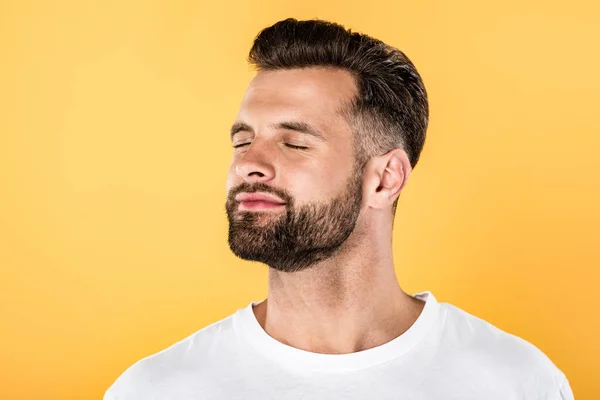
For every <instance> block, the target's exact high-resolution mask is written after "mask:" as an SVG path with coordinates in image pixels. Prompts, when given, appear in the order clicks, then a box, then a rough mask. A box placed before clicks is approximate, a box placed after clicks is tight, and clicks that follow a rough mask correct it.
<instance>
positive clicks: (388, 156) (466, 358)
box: [105, 19, 573, 400]
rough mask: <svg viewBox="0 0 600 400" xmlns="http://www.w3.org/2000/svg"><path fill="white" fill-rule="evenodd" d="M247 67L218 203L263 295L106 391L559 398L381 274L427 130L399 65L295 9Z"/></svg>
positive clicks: (500, 338) (408, 70)
mask: <svg viewBox="0 0 600 400" xmlns="http://www.w3.org/2000/svg"><path fill="white" fill-rule="evenodd" d="M249 60H250V62H251V63H252V64H253V65H254V66H256V67H257V70H258V73H257V75H256V76H255V78H254V79H253V80H252V82H251V83H250V86H249V88H248V90H247V92H246V94H245V96H244V98H243V101H242V104H241V107H240V110H239V113H238V116H237V118H236V121H235V122H234V124H233V127H232V130H231V135H232V145H233V148H234V149H233V158H232V163H231V168H230V170H229V175H228V178H227V189H228V197H227V202H226V207H225V208H226V212H227V217H228V220H229V246H230V248H231V250H232V251H233V253H234V254H236V255H237V256H238V257H240V258H242V259H245V260H253V261H259V262H262V263H265V264H267V265H268V266H269V290H268V296H267V298H266V299H265V300H263V301H261V302H251V303H250V304H249V305H248V306H247V307H245V308H242V309H239V310H237V311H236V312H235V313H234V314H232V315H230V316H229V317H227V318H225V319H223V320H220V321H218V322H216V323H214V324H212V325H210V326H208V327H205V328H204V329H201V330H199V331H198V332H196V333H194V334H192V335H191V336H189V337H187V338H185V339H183V340H181V341H180V342H178V343H176V344H174V345H172V346H171V347H169V348H167V349H165V350H163V351H161V352H159V353H157V354H154V355H151V356H149V357H146V358H144V359H142V360H140V361H138V362H137V363H135V364H134V365H132V366H131V367H130V368H129V369H127V371H125V372H124V373H123V374H122V375H121V376H120V377H119V378H118V379H117V381H116V382H115V383H114V384H113V385H112V386H111V387H110V388H109V390H108V391H107V392H106V395H105V399H106V400H109V399H361V400H362V399H461V400H471V399H473V400H474V399H477V400H482V399H485V400H494V399H498V400H500V399H502V400H506V399H540V400H541V399H547V400H550V399H552V400H559V399H573V394H572V391H571V388H570V386H569V383H568V381H567V378H566V377H565V375H564V374H563V373H562V372H561V371H560V370H559V369H558V368H557V367H556V366H555V365H554V364H553V363H552V362H551V361H550V360H549V359H548V357H546V356H545V355H544V353H542V352H541V351H540V350H539V349H538V348H537V347H535V346H534V345H532V344H530V343H529V342H526V341H525V340H523V339H521V338H518V337H516V336H513V335H511V334H509V333H506V332H503V331H501V330H500V329H498V328H496V327H494V326H493V325H491V324H489V323H487V322H485V321H483V320H481V319H479V318H477V317H475V316H473V315H470V314H468V313H467V312H465V311H463V310H461V309H459V308H457V307H455V306H453V305H451V304H448V303H442V302H438V301H437V300H436V298H435V297H434V295H433V294H432V293H431V292H430V291H426V292H421V293H416V294H413V295H409V294H406V293H405V292H404V291H403V290H402V289H401V288H400V286H399V284H398V282H397V279H396V275H395V272H394V263H393V258H392V229H393V220H394V214H395V209H396V204H397V201H398V196H399V195H400V192H401V190H402V188H403V187H404V186H405V185H406V183H407V181H408V177H409V175H410V173H411V170H412V169H413V168H414V167H415V165H416V163H417V161H418V159H419V154H420V152H421V149H422V148H423V145H424V141H425V132H426V129H427V122H428V102H427V94H426V91H425V88H424V86H423V83H422V80H421V77H420V76H419V74H418V73H417V71H416V69H415V67H414V65H413V64H412V63H411V61H410V60H409V59H408V58H407V57H406V56H405V55H404V54H403V53H402V52H401V51H399V50H397V49H395V48H392V47H390V46H388V45H386V44H384V43H382V42H381V41H379V40H376V39H374V38H371V37H369V36H366V35H362V34H358V33H352V32H350V31H349V30H346V29H344V28H343V27H342V26H340V25H337V24H333V23H328V22H325V21H318V20H313V21H297V20H294V19H287V20H284V21H280V22H278V23H276V24H274V25H273V26H271V27H269V28H266V29H264V30H263V31H262V32H261V33H260V34H259V35H258V37H257V38H256V40H255V42H254V45H253V47H252V49H251V51H250V56H249Z"/></svg>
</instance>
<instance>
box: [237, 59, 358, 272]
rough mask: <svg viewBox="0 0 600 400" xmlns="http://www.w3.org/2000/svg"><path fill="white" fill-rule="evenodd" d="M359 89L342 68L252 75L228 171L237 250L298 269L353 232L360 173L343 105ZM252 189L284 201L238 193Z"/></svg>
mask: <svg viewBox="0 0 600 400" xmlns="http://www.w3.org/2000/svg"><path fill="white" fill-rule="evenodd" d="M355 92H356V85H355V82H354V78H353V77H352V76H351V75H350V74H349V73H348V72H346V71H343V70H338V69H322V68H306V69H293V70H278V71H263V72H259V73H258V74H257V75H256V77H255V78H254V79H253V81H252V82H251V83H250V85H249V87H248V90H247V92H246V94H245V96H244V98H243V100H242V104H241V107H240V110H239V113H238V115H237V118H236V121H235V123H234V126H233V129H232V132H234V133H235V134H234V136H233V139H232V145H233V146H234V149H233V158H232V161H231V166H230V169H229V173H228V177H227V191H228V196H227V202H226V204H225V208H226V211H227V217H228V220H229V239H228V241H229V247H230V248H231V250H232V252H233V253H234V254H235V255H237V256H238V257H240V258H242V259H246V260H252V261H259V262H263V263H265V264H267V265H269V266H270V267H271V268H274V269H277V270H280V271H286V272H294V271H300V270H302V269H305V268H308V267H310V266H312V265H314V264H315V263H317V262H319V261H322V260H324V259H327V258H329V257H331V256H332V255H334V254H335V252H336V250H338V249H339V248H340V246H341V245H342V244H343V243H344V242H345V240H346V239H347V238H348V237H349V236H350V234H351V233H352V232H353V230H354V227H355V225H356V221H357V219H358V215H359V212H360V208H361V200H362V196H361V194H362V174H361V173H359V172H358V171H356V170H355V169H354V154H353V148H352V133H351V130H350V127H349V125H348V122H347V121H346V119H345V118H344V117H342V116H341V115H340V114H339V109H340V107H341V105H342V104H343V102H347V101H349V100H350V99H352V98H353V96H354V95H355ZM309 132H313V133H314V134H316V135H320V138H319V137H317V136H315V135H312V134H310V133H309ZM236 146H237V147H236ZM290 146H302V147H306V148H307V149H297V148H293V147H290ZM249 193H252V194H265V195H267V196H270V197H271V198H275V199H276V200H278V202H279V203H285V204H280V205H273V204H272V203H271V204H268V203H262V202H252V201H239V199H236V197H237V196H242V195H243V194H249Z"/></svg>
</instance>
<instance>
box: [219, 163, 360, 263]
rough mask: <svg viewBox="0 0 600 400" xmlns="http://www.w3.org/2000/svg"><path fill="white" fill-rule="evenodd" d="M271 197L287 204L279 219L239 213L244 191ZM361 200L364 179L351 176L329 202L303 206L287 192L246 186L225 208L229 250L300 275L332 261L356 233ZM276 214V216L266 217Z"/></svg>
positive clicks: (277, 215)
mask: <svg viewBox="0 0 600 400" xmlns="http://www.w3.org/2000/svg"><path fill="white" fill-rule="evenodd" d="M255 191H262V192H266V193H273V194H276V195H277V196H279V197H280V198H281V199H282V200H283V201H285V202H286V205H285V211H284V212H280V213H278V214H276V213H271V212H269V211H267V212H260V211H258V212H256V211H241V212H238V211H237V205H238V203H237V201H236V200H235V196H236V195H237V194H238V193H241V192H255ZM361 199H362V174H357V173H353V174H352V175H351V177H350V178H349V179H348V181H347V183H346V186H345V187H344V189H343V190H342V192H341V193H340V194H339V195H338V196H337V197H336V198H334V199H333V200H331V201H330V202H329V203H325V202H313V203H310V204H304V205H301V206H299V207H295V206H294V202H293V199H291V198H290V196H286V193H281V192H280V191H275V190H274V189H273V188H271V187H270V186H268V185H266V184H263V183H254V184H250V183H243V184H241V185H239V186H237V187H236V188H235V189H233V190H231V192H230V194H229V196H228V199H227V203H226V205H225V208H226V211H227V218H228V220H229V238H228V242H229V247H230V249H231V251H232V252H233V253H234V254H235V255H236V256H238V257H240V258H242V259H244V260H249V261H259V262H262V263H264V264H267V265H268V266H269V267H271V268H274V269H276V270H279V271H283V272H297V271H301V270H304V269H306V268H309V267H311V266H313V265H315V264H317V263H318V262H320V261H322V260H325V259H328V258H330V257H332V256H333V255H334V254H335V253H336V252H337V251H338V250H339V249H340V247H341V246H342V244H343V243H344V242H345V241H346V239H348V237H349V236H350V234H351V233H352V232H353V231H354V228H355V226H356V221H357V219H358V214H359V212H360V204H361ZM262 214H272V215H262Z"/></svg>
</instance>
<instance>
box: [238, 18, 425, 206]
mask: <svg viewBox="0 0 600 400" xmlns="http://www.w3.org/2000/svg"><path fill="white" fill-rule="evenodd" d="M248 62H249V63H250V64H251V65H252V66H254V67H255V68H256V69H257V70H258V71H266V70H278V69H296V68H308V67H334V68H341V69H344V70H346V71H348V72H350V73H351V74H352V75H353V76H354V77H355V79H356V85H357V88H358V93H357V95H356V97H355V98H354V99H353V100H352V101H351V102H350V103H348V104H343V105H342V107H341V108H340V113H341V114H342V115H343V116H344V117H346V118H347V119H348V121H349V123H350V126H351V127H352V129H353V130H354V132H353V133H354V135H353V139H354V140H353V147H354V154H355V162H356V164H355V169H354V170H355V171H356V173H361V174H362V172H363V169H364V166H365V164H366V163H367V161H368V160H369V159H370V158H372V157H374V156H379V155H382V154H385V153H387V152H389V151H391V150H393V149H396V148H401V149H403V150H404V151H405V152H406V154H407V156H408V159H409V161H410V164H411V167H412V168H414V167H415V165H416V164H417V161H418V160H419V155H420V154H421V150H422V149H423V145H424V144H425V132H426V130H427V123H428V119H429V105H428V102H427V92H426V91H425V86H424V85H423V81H422V80H421V76H420V75H419V73H418V72H417V70H416V68H415V66H414V65H413V63H412V62H411V61H410V60H409V59H408V57H407V56H406V55H405V54H404V53H403V52H402V51H400V50H398V49H397V48H394V47H392V46H389V45H387V44H385V43H383V42H382V41H381V40H378V39H375V38H372V37H370V36H367V35H365V34H361V33H356V32H352V31H351V30H350V29H346V28H344V27H343V26H342V25H339V24H336V23H333V22H328V21H323V20H307V21H298V20H296V19H294V18H288V19H285V20H283V21H279V22H277V23H275V24H274V25H272V26H270V27H267V28H265V29H263V30H262V31H260V33H259V34H258V35H257V37H256V39H255V40H254V43H253V45H252V48H251V50H250V53H249V56H248ZM397 203H398V199H396V201H394V204H393V206H392V215H395V213H396V206H397Z"/></svg>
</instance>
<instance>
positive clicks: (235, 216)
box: [225, 68, 424, 354]
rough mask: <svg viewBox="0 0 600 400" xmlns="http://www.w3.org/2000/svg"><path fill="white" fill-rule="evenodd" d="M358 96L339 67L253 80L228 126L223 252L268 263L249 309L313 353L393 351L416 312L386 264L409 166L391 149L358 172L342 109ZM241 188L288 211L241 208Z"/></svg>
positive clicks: (417, 304) (418, 304)
mask: <svg viewBox="0 0 600 400" xmlns="http://www.w3.org/2000/svg"><path fill="white" fill-rule="evenodd" d="M356 93H357V87H356V82H355V80H354V77H353V76H352V75H351V74H350V73H348V72H347V71H345V70H342V69H335V68H304V69H290V70H276V71H260V72H258V73H257V75H256V76H255V78H254V79H253V80H252V82H251V83H250V85H249V87H248V89H247V91H246V94H245V96H244V98H243V100H242V103H241V105H240V109H239V113H238V115H237V117H236V120H235V123H234V126H235V127H236V131H238V132H237V133H236V134H235V135H234V137H233V140H232V145H233V146H238V145H241V146H240V147H238V148H234V149H233V157H232V160H231V166H230V169H229V172H228V176H227V193H228V196H227V202H226V206H225V208H226V211H227V216H228V220H229V246H230V248H231V250H232V251H233V252H234V254H236V255H237V256H238V257H240V258H243V259H247V260H253V261H260V262H263V263H265V264H267V265H268V266H269V278H268V279H269V288H268V295H267V298H266V299H265V300H264V301H262V302H261V303H260V304H257V305H255V306H254V308H253V310H254V314H255V316H256V318H257V320H258V322H259V324H260V325H261V326H262V327H263V329H264V330H265V331H266V332H267V333H268V334H269V335H270V336H272V337H273V338H275V339H276V340H278V341H280V342H282V343H285V344H287V345H289V346H292V347H295V348H298V349H302V350H306V351H310V352H315V353H326V354H345V353H352V352H356V351H361V350H365V349H369V348H372V347H376V346H379V345H382V344H384V343H386V342H389V341H390V340H392V339H394V338H396V337H398V336H400V335H401V334H402V333H404V332H405V331H406V330H407V329H408V328H409V327H410V326H411V325H412V324H413V323H414V322H415V321H416V319H417V318H418V316H419V315H420V313H421V311H422V309H423V306H424V302H423V301H421V300H418V299H415V298H414V297H412V296H410V295H409V294H407V293H405V292H404V291H403V290H402V288H401V287H400V285H399V284H398V280H397V277H396V274H395V270H394V262H393V256H392V222H393V220H392V219H393V216H392V213H391V207H392V204H393V202H394V200H395V199H396V198H397V197H398V196H399V195H400V192H401V190H402V188H403V187H404V185H405V184H406V182H407V180H408V177H409V175H410V172H411V166H410V162H409V160H408V157H407V155H406V153H405V152H404V151H403V150H402V149H394V150H392V151H390V152H388V153H386V154H383V155H381V156H378V157H373V158H371V159H370V160H369V161H368V163H367V164H366V165H365V167H364V169H363V170H362V171H361V170H359V169H357V168H356V166H355V163H354V160H355V155H354V150H353V147H352V135H353V133H352V131H351V127H350V126H349V124H348V121H346V119H345V118H344V117H343V116H342V115H341V114H340V112H339V111H340V108H341V106H342V105H343V104H345V102H348V101H349V100H350V99H352V98H353V97H354V96H355V95H356ZM281 122H301V123H305V124H309V125H310V126H311V127H313V129H314V130H316V131H318V133H319V134H320V135H322V137H323V140H319V139H317V138H315V137H313V136H312V135H309V134H306V133H303V132H300V131H298V130H295V129H289V127H288V128H285V127H274V126H276V125H277V124H279V123H281ZM241 124H243V125H241ZM289 144H292V145H298V146H305V147H308V149H306V150H301V149H294V148H290V147H288V145H289ZM247 191H249V192H252V191H258V192H261V193H267V194H270V195H274V196H277V197H279V198H280V199H282V200H284V201H285V202H286V204H285V205H284V206H281V207H278V208H276V209H268V210H267V209H259V210H243V209H242V210H240V209H239V202H238V201H236V200H235V196H236V195H238V194H239V193H242V192H247Z"/></svg>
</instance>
